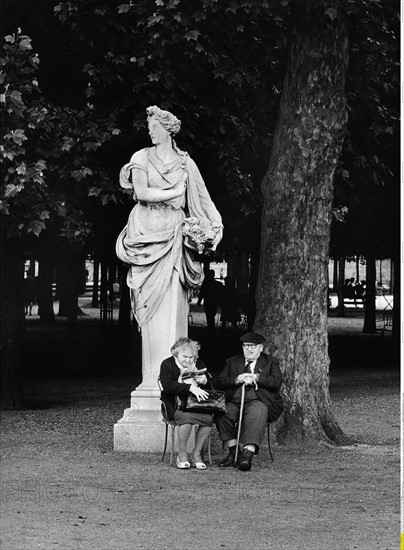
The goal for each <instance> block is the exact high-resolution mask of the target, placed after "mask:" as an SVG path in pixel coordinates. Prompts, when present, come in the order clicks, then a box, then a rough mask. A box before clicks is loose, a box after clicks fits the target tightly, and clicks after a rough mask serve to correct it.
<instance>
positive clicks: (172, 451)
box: [170, 426, 175, 466]
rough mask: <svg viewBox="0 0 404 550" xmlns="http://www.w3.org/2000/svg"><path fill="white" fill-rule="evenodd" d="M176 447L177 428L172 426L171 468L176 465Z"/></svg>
mask: <svg viewBox="0 0 404 550" xmlns="http://www.w3.org/2000/svg"><path fill="white" fill-rule="evenodd" d="M174 446H175V426H171V454H170V466H172V465H173V464H174Z"/></svg>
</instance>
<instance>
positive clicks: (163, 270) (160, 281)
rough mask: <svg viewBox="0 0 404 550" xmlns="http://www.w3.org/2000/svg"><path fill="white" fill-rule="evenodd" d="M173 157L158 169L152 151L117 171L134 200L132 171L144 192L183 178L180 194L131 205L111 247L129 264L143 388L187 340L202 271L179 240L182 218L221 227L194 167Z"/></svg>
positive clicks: (183, 155)
mask: <svg viewBox="0 0 404 550" xmlns="http://www.w3.org/2000/svg"><path fill="white" fill-rule="evenodd" d="M176 151H177V153H178V157H177V158H176V159H175V160H174V161H173V162H170V163H168V164H164V163H163V162H162V161H161V160H160V159H159V158H158V157H157V156H156V154H155V148H154V147H151V148H146V149H142V150H141V151H138V152H137V153H135V154H134V155H133V156H132V158H131V161H130V163H129V164H126V165H125V166H124V167H123V169H122V171H121V178H120V183H121V185H122V186H123V187H125V188H128V189H133V191H134V198H135V200H137V197H136V177H137V174H138V171H143V172H144V173H146V174H147V181H148V186H149V187H150V188H158V189H171V188H173V187H174V186H175V185H177V184H178V182H179V180H180V179H181V177H182V176H183V174H184V173H186V174H187V176H188V178H187V186H186V191H185V192H184V194H183V195H182V196H180V197H177V198H175V199H171V200H169V201H164V202H162V203H143V202H141V201H139V202H137V203H136V204H135V206H134V208H133V209H132V211H131V213H130V215H129V219H128V223H127V225H126V227H125V228H124V229H123V230H122V232H121V233H120V235H119V237H118V239H117V243H116V253H117V256H118V258H119V259H120V260H122V261H123V262H125V263H126V264H129V266H130V268H129V271H128V277H127V283H128V286H129V288H130V290H131V302H132V309H133V312H134V315H135V317H136V320H137V322H138V324H139V327H140V329H141V332H142V350H143V382H142V386H143V387H153V386H155V385H156V379H157V375H158V371H159V368H160V364H161V362H162V361H163V359H165V358H166V357H168V356H169V355H170V348H171V346H172V345H173V344H174V342H175V341H176V340H177V339H178V338H180V337H182V336H187V334H188V312H189V301H188V298H189V292H188V291H189V289H190V288H191V287H192V286H194V285H199V284H200V283H201V282H202V279H203V269H202V265H201V263H200V262H199V261H197V260H196V259H195V252H194V251H193V250H192V249H190V248H188V247H187V245H186V243H185V242H184V237H183V234H182V226H183V220H184V218H185V217H188V216H192V217H198V218H199V217H205V218H208V219H209V220H210V221H211V222H216V223H218V224H221V223H222V219H221V216H220V214H219V212H218V211H217V209H216V207H215V205H214V204H213V202H212V200H211V198H210V196H209V193H208V191H207V189H206V186H205V183H204V181H203V179H202V176H201V174H200V172H199V170H198V167H197V166H196V164H195V162H194V161H193V160H192V159H191V158H190V157H189V156H188V155H187V154H186V153H184V152H182V151H180V150H178V149H176Z"/></svg>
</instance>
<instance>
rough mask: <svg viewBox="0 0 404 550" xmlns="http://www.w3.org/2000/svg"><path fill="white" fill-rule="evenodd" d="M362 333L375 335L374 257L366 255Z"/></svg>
mask: <svg viewBox="0 0 404 550" xmlns="http://www.w3.org/2000/svg"><path fill="white" fill-rule="evenodd" d="M362 332H364V333H365V334H376V257H375V254H374V253H368V254H366V294H365V320H364V323H363V329H362Z"/></svg>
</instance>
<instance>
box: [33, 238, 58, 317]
mask: <svg viewBox="0 0 404 550" xmlns="http://www.w3.org/2000/svg"><path fill="white" fill-rule="evenodd" d="M54 255H55V250H54V246H53V243H52V240H51V238H49V237H48V236H47V235H45V234H44V235H43V236H42V235H41V237H40V249H39V273H38V281H37V298H38V314H39V316H40V319H41V322H42V323H53V322H54V321H55V312H54V309H53V291H52V282H53V274H54V269H55V262H54Z"/></svg>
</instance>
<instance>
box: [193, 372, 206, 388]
mask: <svg viewBox="0 0 404 550" xmlns="http://www.w3.org/2000/svg"><path fill="white" fill-rule="evenodd" d="M194 380H195V382H196V383H197V384H198V385H199V386H204V385H205V384H207V383H208V379H207V378H206V375H205V374H198V375H197V376H195V378H194Z"/></svg>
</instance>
